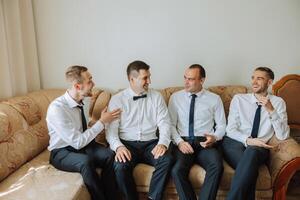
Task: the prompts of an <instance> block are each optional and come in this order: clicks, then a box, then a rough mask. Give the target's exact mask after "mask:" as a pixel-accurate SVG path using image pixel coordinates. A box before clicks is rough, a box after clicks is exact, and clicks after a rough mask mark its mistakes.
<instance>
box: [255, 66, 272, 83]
mask: <svg viewBox="0 0 300 200" xmlns="http://www.w3.org/2000/svg"><path fill="white" fill-rule="evenodd" d="M255 71H263V72H266V73H267V75H268V76H269V78H270V79H272V80H274V78H275V75H274V72H273V71H272V70H271V69H270V68H268V67H257V68H256V69H255Z"/></svg>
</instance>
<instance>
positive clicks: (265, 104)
mask: <svg viewBox="0 0 300 200" xmlns="http://www.w3.org/2000/svg"><path fill="white" fill-rule="evenodd" d="M273 80H274V73H273V71H272V70H271V69H269V68H267V67H258V68H256V69H255V71H254V72H253V75H252V92H253V93H248V94H237V95H235V96H234V98H233V99H232V101H231V104H230V110H229V116H228V125H227V128H226V132H227V133H226V136H225V137H224V139H223V145H222V147H223V153H224V158H225V160H226V161H227V162H228V164H229V165H230V166H231V167H232V168H233V169H235V174H234V177H233V180H232V182H231V188H230V191H229V193H228V196H227V199H229V200H244V199H248V200H254V199H255V185H256V181H257V177H258V170H259V167H260V166H261V165H263V164H265V163H266V162H267V160H268V158H269V149H271V148H274V146H270V145H268V144H267V142H268V141H269V139H270V138H271V137H272V136H273V135H274V134H275V136H276V138H278V139H279V140H284V139H286V138H287V137H288V136H289V127H288V125H287V113H286V105H285V102H284V100H283V99H281V98H280V97H277V96H273V95H271V94H268V87H269V86H270V85H271V84H272V82H273Z"/></svg>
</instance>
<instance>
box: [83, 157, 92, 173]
mask: <svg viewBox="0 0 300 200" xmlns="http://www.w3.org/2000/svg"><path fill="white" fill-rule="evenodd" d="M80 163H81V167H80V171H85V170H87V169H91V168H92V166H93V160H92V159H91V158H89V157H88V156H85V157H83V158H81V159H80Z"/></svg>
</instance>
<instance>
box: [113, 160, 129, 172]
mask: <svg viewBox="0 0 300 200" xmlns="http://www.w3.org/2000/svg"><path fill="white" fill-rule="evenodd" d="M132 169H133V167H132V165H131V164H130V162H125V163H123V162H114V171H115V173H116V174H119V173H123V172H127V171H131V170H132Z"/></svg>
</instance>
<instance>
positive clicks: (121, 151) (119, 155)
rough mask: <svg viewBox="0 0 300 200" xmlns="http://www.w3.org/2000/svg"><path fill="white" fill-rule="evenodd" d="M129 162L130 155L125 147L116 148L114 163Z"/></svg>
mask: <svg viewBox="0 0 300 200" xmlns="http://www.w3.org/2000/svg"><path fill="white" fill-rule="evenodd" d="M130 160H131V153H130V151H129V150H128V149H127V148H126V147H125V146H120V147H118V148H117V151H116V156H115V161H117V162H124V163H125V162H126V161H130Z"/></svg>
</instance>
